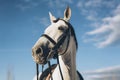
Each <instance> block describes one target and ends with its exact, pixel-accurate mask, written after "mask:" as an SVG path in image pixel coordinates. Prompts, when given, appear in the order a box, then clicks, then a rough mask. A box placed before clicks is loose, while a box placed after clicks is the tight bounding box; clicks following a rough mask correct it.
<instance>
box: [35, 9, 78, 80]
mask: <svg viewBox="0 0 120 80" xmlns="http://www.w3.org/2000/svg"><path fill="white" fill-rule="evenodd" d="M66 11H68V12H67V14H68V16H65V13H66ZM49 15H50V20H51V25H50V26H48V28H47V29H46V30H45V32H44V34H47V35H49V36H50V37H51V38H52V39H53V40H55V42H57V40H58V38H59V36H60V35H62V33H63V32H62V31H60V30H59V29H58V27H60V26H62V27H65V28H68V25H67V24H66V23H65V22H64V21H62V20H59V21H58V22H56V23H54V22H53V20H54V19H55V17H54V16H52V14H51V13H49ZM70 16H71V10H65V12H64V19H65V20H67V21H68V20H69V19H70ZM46 41H47V39H46V38H44V37H41V38H40V39H39V40H38V41H37V43H36V44H35V45H34V47H33V51H35V50H34V49H36V48H38V47H40V45H41V44H43V43H46ZM66 41H67V38H66V40H65V41H64V43H63V44H66ZM49 46H53V45H52V44H51V43H50V45H49ZM65 46H66V45H63V46H62V47H65ZM62 50H64V48H62ZM59 61H60V66H61V70H62V74H63V78H64V80H79V77H78V74H77V72H76V44H75V39H74V37H73V36H70V42H69V46H68V50H67V52H66V53H65V54H63V55H60V56H59ZM52 76H53V80H61V75H60V71H59V66H57V67H56V68H55V70H54V72H53V74H52Z"/></svg>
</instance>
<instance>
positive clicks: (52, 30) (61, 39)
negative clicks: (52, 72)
mask: <svg viewBox="0 0 120 80" xmlns="http://www.w3.org/2000/svg"><path fill="white" fill-rule="evenodd" d="M49 16H50V21H51V25H49V26H48V27H47V28H46V30H45V31H44V34H43V35H42V36H41V37H40V38H39V39H38V41H37V42H36V43H35V45H34V46H33V48H32V56H33V59H34V61H35V62H36V63H38V64H46V63H47V61H48V60H49V59H51V58H53V57H54V54H55V51H57V53H58V54H59V55H60V54H63V53H64V52H65V51H66V50H67V47H68V41H69V38H70V29H69V26H70V24H69V20H70V17H71V9H70V8H69V7H67V8H66V9H65V11H64V18H57V19H56V18H55V17H54V16H53V15H52V14H51V13H50V12H49Z"/></svg>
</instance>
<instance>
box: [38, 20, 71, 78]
mask: <svg viewBox="0 0 120 80" xmlns="http://www.w3.org/2000/svg"><path fill="white" fill-rule="evenodd" d="M59 20H63V19H59ZM63 21H64V22H65V23H66V24H67V25H68V28H67V29H66V30H65V31H64V32H63V34H62V35H61V36H60V39H59V40H58V41H57V43H56V42H55V40H53V39H52V38H51V37H50V36H49V35H47V34H42V36H41V37H45V38H47V39H48V40H49V41H50V42H51V43H52V44H53V45H54V47H53V48H52V49H50V52H49V54H48V56H47V60H48V59H49V58H51V57H53V58H54V59H57V64H58V66H59V70H60V75H61V78H62V80H64V78H63V74H62V71H61V67H60V64H59V55H58V53H59V51H58V50H59V48H60V46H61V45H62V44H63V43H64V41H65V40H66V38H68V40H67V45H66V49H65V51H64V52H63V53H61V54H60V55H63V54H64V53H66V52H67V50H68V46H69V41H70V36H71V28H69V26H71V24H70V23H68V22H66V21H65V20H63ZM47 63H48V66H49V73H50V77H51V80H53V78H52V71H51V64H50V61H47ZM38 68H39V65H38V64H37V63H36V72H37V73H36V74H37V80H38V75H39V69H38ZM42 72H43V65H42Z"/></svg>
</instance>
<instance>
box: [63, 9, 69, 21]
mask: <svg viewBox="0 0 120 80" xmlns="http://www.w3.org/2000/svg"><path fill="white" fill-rule="evenodd" d="M70 17H71V9H70V8H69V7H67V8H66V9H65V11H64V20H65V21H69V20H70Z"/></svg>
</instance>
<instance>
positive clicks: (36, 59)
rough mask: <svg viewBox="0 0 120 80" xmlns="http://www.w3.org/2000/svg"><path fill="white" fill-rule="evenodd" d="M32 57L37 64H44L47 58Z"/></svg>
mask: <svg viewBox="0 0 120 80" xmlns="http://www.w3.org/2000/svg"><path fill="white" fill-rule="evenodd" d="M33 59H34V61H35V62H36V63H37V64H41V65H45V64H46V63H47V60H46V59H45V58H44V57H39V56H33Z"/></svg>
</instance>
